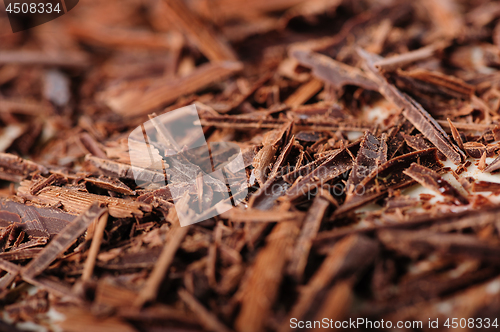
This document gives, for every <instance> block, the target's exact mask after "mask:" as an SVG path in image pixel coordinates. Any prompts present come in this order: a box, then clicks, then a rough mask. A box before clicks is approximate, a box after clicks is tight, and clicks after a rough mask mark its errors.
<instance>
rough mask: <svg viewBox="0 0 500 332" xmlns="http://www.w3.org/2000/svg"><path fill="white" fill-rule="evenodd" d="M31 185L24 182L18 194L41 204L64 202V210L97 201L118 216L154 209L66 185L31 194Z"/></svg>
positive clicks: (81, 209)
mask: <svg viewBox="0 0 500 332" xmlns="http://www.w3.org/2000/svg"><path fill="white" fill-rule="evenodd" d="M30 187H31V183H30V182H29V181H25V182H23V183H22V184H21V187H19V192H18V195H19V196H21V197H24V198H26V199H28V200H30V201H32V202H35V203H39V204H49V205H52V206H57V205H59V204H62V206H63V209H64V211H66V212H69V213H73V214H81V213H83V212H85V211H86V210H87V209H88V207H89V206H91V205H92V203H93V202H95V201H98V202H101V203H103V204H106V205H108V206H109V213H110V215H111V216H113V217H116V218H127V217H132V216H143V215H144V212H151V211H152V207H151V205H149V204H145V203H142V202H138V201H134V200H130V199H122V198H117V197H109V196H103V195H97V194H91V193H87V192H82V191H78V190H75V189H73V188H66V187H56V186H48V187H46V188H44V189H43V190H42V191H40V192H39V193H37V194H36V195H31V194H30V193H29V188H30Z"/></svg>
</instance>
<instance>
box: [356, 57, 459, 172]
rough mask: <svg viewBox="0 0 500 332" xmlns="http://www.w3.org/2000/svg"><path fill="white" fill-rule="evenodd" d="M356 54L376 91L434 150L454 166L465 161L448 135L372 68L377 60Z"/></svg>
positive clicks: (405, 95) (420, 107) (423, 111)
mask: <svg viewBox="0 0 500 332" xmlns="http://www.w3.org/2000/svg"><path fill="white" fill-rule="evenodd" d="M358 54H359V55H360V56H361V57H362V58H363V59H364V61H365V64H366V66H367V68H368V69H369V70H370V72H371V73H372V74H373V75H374V77H375V78H376V79H377V82H378V83H379V89H378V91H379V92H380V93H381V94H382V95H383V96H384V97H385V98H387V99H388V100H390V101H391V102H393V103H394V104H395V105H397V106H398V107H400V108H402V109H403V115H404V116H405V117H406V118H407V119H408V121H410V122H411V123H412V124H413V125H414V126H415V128H416V129H417V130H418V131H420V132H421V133H422V134H423V135H424V136H425V138H427V139H428V140H429V141H430V142H431V143H432V144H434V146H436V148H437V149H438V150H439V151H441V152H442V153H443V154H444V155H445V156H446V157H447V158H449V159H451V161H452V162H453V163H455V164H457V165H458V164H460V163H461V162H462V161H463V160H464V159H465V154H464V153H463V152H462V151H461V150H460V149H459V148H458V147H457V146H455V145H454V144H453V143H452V142H451V140H450V138H449V137H448V134H446V132H445V131H444V130H443V128H441V126H440V125H439V124H438V123H437V122H436V120H434V118H433V117H432V116H431V115H430V114H429V113H427V111H426V110H424V109H423V107H422V106H421V105H420V104H419V103H417V102H416V101H415V100H414V99H413V98H411V97H410V96H408V95H407V94H405V93H403V92H401V91H399V90H398V88H396V87H395V86H394V85H392V84H390V83H389V82H388V81H387V79H386V78H385V77H384V76H383V75H382V74H381V72H380V71H379V70H378V69H377V68H376V67H375V66H374V63H375V62H376V61H378V60H379V57H378V56H374V55H372V54H370V53H368V52H366V51H364V50H362V49H358Z"/></svg>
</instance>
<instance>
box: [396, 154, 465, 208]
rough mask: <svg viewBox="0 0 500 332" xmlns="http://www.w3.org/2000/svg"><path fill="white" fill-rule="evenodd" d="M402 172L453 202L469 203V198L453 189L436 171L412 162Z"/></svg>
mask: <svg viewBox="0 0 500 332" xmlns="http://www.w3.org/2000/svg"><path fill="white" fill-rule="evenodd" d="M403 173H405V174H406V175H408V176H410V177H411V178H412V179H413V180H415V181H417V182H418V183H420V184H421V185H422V186H424V187H426V188H428V189H431V190H433V191H435V192H436V193H438V194H441V195H443V196H444V197H446V198H448V199H450V200H451V201H452V202H453V203H455V204H464V205H467V204H469V200H468V199H467V198H466V197H465V196H463V195H462V194H461V193H460V192H459V191H458V190H457V189H455V187H453V186H452V185H451V184H449V183H448V181H446V180H444V179H443V178H442V177H441V176H440V175H439V174H438V173H437V172H435V171H433V170H431V169H429V168H427V167H424V166H421V165H418V164H415V163H413V164H411V166H410V168H407V169H405V170H404V171H403Z"/></svg>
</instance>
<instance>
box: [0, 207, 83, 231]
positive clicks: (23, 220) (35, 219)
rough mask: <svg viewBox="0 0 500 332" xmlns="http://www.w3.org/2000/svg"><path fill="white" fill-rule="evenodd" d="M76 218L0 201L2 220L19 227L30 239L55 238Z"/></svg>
mask: <svg viewBox="0 0 500 332" xmlns="http://www.w3.org/2000/svg"><path fill="white" fill-rule="evenodd" d="M75 218H76V215H74V214H70V213H66V212H64V211H62V210H59V209H54V208H44V207H38V206H34V205H28V204H22V203H18V202H14V201H10V200H0V219H2V220H4V221H5V222H7V224H14V225H17V226H19V227H20V228H21V229H22V230H23V231H24V232H26V234H28V235H29V236H30V237H53V236H55V235H57V234H58V233H59V232H60V231H61V230H62V229H63V228H64V227H65V226H66V225H67V224H68V223H70V222H72V221H73V220H74V219H75Z"/></svg>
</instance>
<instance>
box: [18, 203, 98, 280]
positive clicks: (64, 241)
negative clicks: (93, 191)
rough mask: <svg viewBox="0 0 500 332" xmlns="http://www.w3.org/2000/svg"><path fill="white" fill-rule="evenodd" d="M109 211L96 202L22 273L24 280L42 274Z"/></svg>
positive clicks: (65, 228)
mask: <svg viewBox="0 0 500 332" xmlns="http://www.w3.org/2000/svg"><path fill="white" fill-rule="evenodd" d="M105 213H107V209H106V208H104V207H102V206H101V204H100V203H98V202H95V203H94V204H92V205H91V206H90V207H89V208H88V209H87V211H85V212H84V213H83V214H81V215H80V216H78V218H76V219H75V220H73V222H72V223H71V224H68V225H67V226H66V227H64V229H63V230H62V231H61V232H60V233H59V234H58V235H57V236H56V237H55V238H54V239H53V240H52V241H51V242H50V243H49V245H48V246H47V247H45V249H43V251H42V253H41V254H40V255H38V256H37V257H36V258H35V259H33V260H32V261H31V262H30V263H29V264H28V265H27V266H26V267H25V268H24V269H23V270H22V271H21V275H22V277H23V278H24V279H27V280H31V279H33V278H35V277H36V276H37V275H39V274H40V273H42V272H43V271H44V270H45V269H46V268H47V267H48V266H49V265H50V264H51V263H52V262H53V261H54V260H55V259H57V257H58V256H59V255H61V254H62V253H64V251H66V250H67V249H68V248H69V247H70V246H71V244H72V243H73V241H74V240H76V239H77V238H78V237H79V236H80V235H82V234H83V232H85V230H86V229H87V227H88V226H89V225H90V224H91V223H92V222H94V221H95V220H97V219H99V218H101V217H102V216H103V215H104V214H105Z"/></svg>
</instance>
